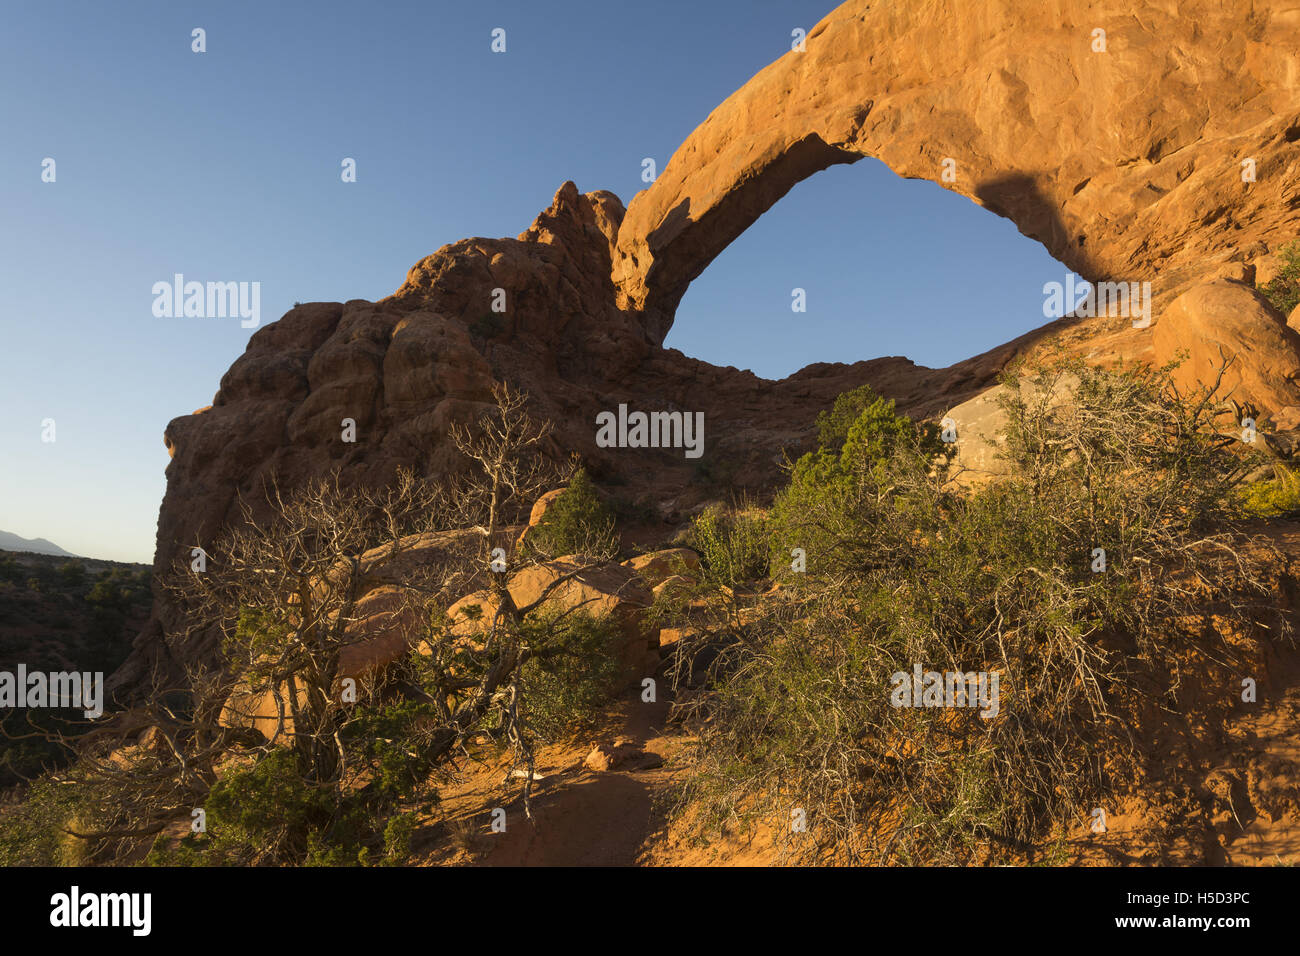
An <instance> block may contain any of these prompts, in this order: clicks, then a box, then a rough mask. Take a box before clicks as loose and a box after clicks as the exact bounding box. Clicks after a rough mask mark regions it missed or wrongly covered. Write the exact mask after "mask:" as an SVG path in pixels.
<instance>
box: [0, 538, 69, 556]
mask: <svg viewBox="0 0 1300 956" xmlns="http://www.w3.org/2000/svg"><path fill="white" fill-rule="evenodd" d="M0 551H34V552H36V553H37V554H54V555H58V556H59V557H64V558H75V557H76V555H75V554H70V553H68V552H67V551H64V550H63V549H62V548H60V547H59V546H58V545H57V544H54V543H53V542H51V541H46V540H45V539H44V538H20V537H19V536H18V535H16V534H12V533H11V532H8V531H0Z"/></svg>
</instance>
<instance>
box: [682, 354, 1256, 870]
mask: <svg viewBox="0 0 1300 956" xmlns="http://www.w3.org/2000/svg"><path fill="white" fill-rule="evenodd" d="M1066 374H1070V375H1074V376H1077V381H1078V386H1077V388H1076V389H1075V390H1074V395H1073V399H1072V402H1071V403H1069V404H1068V405H1067V406H1063V407H1061V408H1048V407H1045V406H1044V405H1043V404H1042V403H1038V402H1034V401H1032V400H1031V398H1030V395H1031V394H1050V393H1051V391H1052V389H1053V387H1054V386H1055V385H1056V384H1059V382H1060V381H1061V380H1062V377H1063V376H1064V375H1066ZM1007 385H1008V391H1007V395H1006V398H1005V409H1006V411H1007V414H1008V422H1009V424H1008V426H1007V428H1006V431H1005V435H1004V437H1005V449H1006V459H1007V462H1008V466H1009V468H1010V469H1011V474H1010V475H1009V476H1008V477H1007V478H1006V479H1005V480H1002V481H999V482H997V483H995V484H992V485H989V486H987V487H984V488H982V489H979V490H976V491H963V490H961V489H959V488H956V487H954V486H953V485H952V484H951V483H950V482H948V481H947V480H946V467H947V466H946V461H945V460H944V459H943V458H942V457H939V458H936V457H935V455H934V454H933V451H934V449H933V446H932V445H930V444H929V442H928V441H927V439H926V436H925V434H924V433H923V432H920V431H916V430H909V429H905V428H901V427H895V424H894V423H890V422H888V421H887V420H886V421H884V422H883V425H884V427H881V425H882V421H881V417H880V416H869V417H867V418H865V419H864V418H863V417H860V418H859V419H858V421H857V422H855V424H854V426H853V427H851V428H850V430H849V433H848V435H847V436H846V439H845V443H844V447H843V449H842V450H841V452H840V453H839V454H835V453H833V452H830V451H829V450H826V449H823V450H821V451H819V452H818V453H815V454H813V455H811V456H807V457H806V458H805V459H802V460H801V461H800V463H799V464H798V465H797V466H796V468H795V470H794V474H793V475H792V480H791V485H790V487H789V488H788V489H787V490H786V491H785V492H784V493H783V495H782V496H781V498H780V499H779V500H778V506H777V508H776V509H775V512H776V522H777V536H778V540H779V541H780V542H781V544H782V546H785V545H786V544H789V543H790V541H791V539H790V538H789V537H787V535H789V534H790V533H791V532H792V529H793V530H794V531H797V532H798V534H799V537H798V539H797V542H798V543H800V544H801V546H804V547H806V548H807V549H808V570H807V573H806V575H800V576H798V577H801V578H806V581H807V585H806V587H799V588H793V589H782V590H781V591H778V592H776V593H774V594H772V595H769V596H765V597H763V598H762V599H761V601H760V602H759V603H757V604H756V606H755V607H754V608H753V609H752V613H751V614H749V615H747V616H746V619H744V620H740V621H738V622H736V623H734V624H733V625H732V631H733V633H734V634H735V635H736V636H737V638H738V639H737V640H734V641H732V642H730V643H729V644H725V645H721V646H720V649H719V651H718V653H717V656H716V658H715V659H714V660H713V662H712V664H710V677H711V680H710V681H709V683H708V684H707V685H706V686H705V689H704V692H703V693H702V694H699V695H697V696H693V697H692V698H691V700H690V702H689V705H688V709H686V710H685V711H684V713H685V714H686V716H687V717H688V718H689V717H690V716H691V715H695V716H698V717H700V718H707V719H701V720H700V723H699V725H698V726H699V737H698V740H699V744H698V750H697V761H696V765H695V772H694V774H693V775H692V777H690V778H689V779H688V780H687V782H686V783H685V785H684V787H683V790H682V793H681V802H680V804H679V806H678V809H679V810H681V811H685V810H687V809H689V810H690V811H691V813H690V816H689V819H690V820H691V821H692V825H693V826H697V827H699V828H701V830H702V831H705V832H712V830H713V829H714V828H717V827H732V826H736V825H740V826H742V827H744V826H746V825H747V824H748V823H751V822H753V821H755V820H759V819H761V820H764V821H765V822H767V823H768V824H769V825H771V826H773V827H774V832H775V833H776V834H778V838H779V839H780V840H781V841H782V844H783V849H784V850H785V851H786V852H787V853H788V854H789V855H790V857H791V858H794V859H799V860H805V861H816V860H825V859H830V858H833V859H838V860H841V861H845V860H847V861H861V860H870V861H873V862H877V863H880V862H899V861H901V862H907V863H922V862H928V863H934V862H948V863H954V862H972V861H974V860H989V859H990V858H991V859H993V860H995V861H996V860H1005V859H1007V856H1006V854H1007V852H1008V848H1014V847H1026V846H1034V845H1037V844H1043V843H1045V844H1048V845H1050V841H1051V839H1052V838H1053V837H1054V836H1058V835H1059V834H1060V833H1061V832H1063V831H1065V830H1068V829H1070V828H1072V827H1075V826H1077V823H1078V821H1079V820H1082V819H1086V817H1087V813H1088V810H1089V808H1091V807H1094V806H1098V805H1101V806H1104V805H1107V804H1106V803H1105V802H1104V801H1105V800H1106V799H1107V798H1108V797H1110V796H1111V795H1113V794H1114V792H1115V791H1116V790H1117V789H1120V788H1121V787H1123V786H1126V785H1128V784H1130V783H1132V782H1133V781H1134V780H1136V779H1137V774H1139V773H1140V768H1141V766H1142V756H1141V754H1140V753H1139V752H1137V750H1136V749H1135V746H1134V743H1133V740H1134V738H1133V735H1132V729H1131V728H1132V727H1133V726H1135V725H1137V724H1138V723H1139V721H1140V720H1141V719H1142V715H1143V714H1144V713H1147V711H1145V710H1144V708H1151V709H1152V710H1155V711H1159V709H1160V708H1166V709H1168V708H1177V707H1179V706H1182V705H1183V704H1184V703H1185V702H1186V701H1187V700H1188V698H1185V697H1184V695H1185V694H1186V693H1187V691H1186V690H1183V689H1182V688H1183V686H1184V684H1189V683H1192V682H1191V681H1189V679H1188V678H1187V677H1185V676H1182V665H1181V664H1180V663H1179V662H1180V661H1183V660H1185V659H1187V657H1190V658H1191V659H1193V660H1196V661H1198V662H1199V664H1198V666H1201V667H1204V668H1205V669H1206V673H1205V674H1204V675H1203V676H1202V677H1200V678H1198V680H1197V681H1196V682H1194V683H1196V685H1197V686H1200V684H1201V682H1202V681H1204V682H1206V685H1207V686H1216V685H1217V684H1218V682H1222V683H1223V685H1224V686H1227V684H1228V683H1230V682H1231V681H1232V680H1233V679H1234V675H1235V673H1236V671H1235V669H1234V667H1235V665H1233V664H1232V663H1230V662H1231V661H1238V660H1240V659H1241V658H1240V655H1241V654H1242V653H1243V650H1242V647H1241V646H1240V645H1234V646H1232V647H1229V646H1228V645H1227V642H1226V639H1225V637H1223V636H1222V635H1224V634H1228V633H1234V632H1235V633H1237V634H1245V635H1249V636H1250V637H1249V639H1251V640H1255V641H1256V650H1257V651H1258V648H1259V641H1258V636H1259V629H1258V627H1256V626H1255V625H1254V624H1253V623H1252V620H1253V618H1252V608H1253V607H1255V606H1256V605H1255V604H1253V603H1252V602H1253V601H1258V600H1259V598H1260V596H1261V595H1266V594H1267V588H1266V582H1265V578H1264V575H1263V573H1262V572H1261V571H1260V570H1259V568H1258V567H1257V566H1256V565H1253V564H1252V563H1251V561H1250V560H1249V559H1247V558H1246V557H1244V556H1245V555H1246V554H1248V553H1250V552H1249V550H1248V549H1245V548H1241V547H1236V546H1235V544H1234V541H1235V539H1234V538H1233V537H1232V536H1231V535H1230V534H1229V533H1228V531H1226V530H1225V527H1226V526H1225V524H1224V522H1225V521H1226V520H1227V518H1228V516H1229V514H1230V508H1229V499H1230V498H1231V494H1232V489H1233V486H1234V483H1235V481H1236V480H1237V479H1238V477H1239V475H1240V474H1241V473H1242V469H1243V467H1246V466H1247V464H1248V463H1246V462H1244V461H1243V460H1242V459H1241V458H1239V457H1238V451H1239V449H1237V448H1234V447H1229V446H1225V445H1224V444H1223V443H1222V442H1221V441H1220V439H1219V436H1218V434H1217V430H1216V429H1215V428H1214V427H1213V425H1214V423H1213V420H1212V418H1213V404H1212V403H1209V404H1207V405H1205V406H1201V405H1199V404H1198V403H1197V402H1196V401H1193V402H1192V403H1191V404H1190V405H1184V404H1182V403H1181V402H1180V401H1179V400H1178V398H1177V396H1176V395H1175V394H1174V393H1173V392H1172V390H1171V389H1170V387H1169V386H1170V381H1169V377H1168V370H1158V371H1150V370H1138V371H1132V370H1123V369H1120V370H1115V371H1102V370H1095V369H1086V368H1083V367H1078V366H1072V367H1070V368H1069V369H1068V370H1067V369H1057V370H1050V371H1049V370H1042V371H1038V372H1035V373H1034V375H1033V376H1025V377H1022V378H1013V379H1011V380H1010V381H1008V382H1007ZM1025 385H1031V386H1032V390H1030V389H1026V388H1025V387H1024V386H1025ZM860 424H861V425H862V427H861V428H858V426H859V425H860ZM1097 547H1103V548H1105V550H1106V557H1107V566H1106V568H1105V571H1104V573H1101V572H1098V571H1097V570H1096V564H1095V562H1096V560H1097V559H1096V552H1095V551H1094V549H1095V548H1097ZM1189 579H1190V580H1193V581H1196V582H1198V583H1197V588H1200V589H1204V588H1207V587H1209V588H1212V590H1213V592H1214V593H1213V595H1209V594H1207V593H1205V592H1204V591H1203V590H1202V591H1200V592H1198V591H1197V590H1194V589H1192V588H1189V587H1187V586H1186V582H1187V581H1188V580H1189ZM1210 601H1214V602H1218V603H1215V607H1216V608H1218V609H1221V613H1222V614H1223V615H1224V617H1223V618H1222V619H1221V622H1220V623H1221V624H1222V625H1223V627H1222V629H1221V630H1220V629H1216V630H1215V632H1210V631H1207V630H1203V629H1201V628H1199V627H1195V626H1188V625H1187V621H1189V620H1191V619H1193V618H1195V615H1194V614H1193V612H1194V610H1195V608H1197V607H1199V606H1202V602H1210ZM1216 613H1219V612H1218V611H1216ZM1198 642H1199V643H1198ZM1202 644H1203V645H1204V646H1202ZM678 647H679V649H680V653H682V654H687V655H689V654H691V653H693V652H694V648H689V647H687V641H686V639H683V641H682V642H681V643H679V645H678ZM1258 652H1259V653H1262V651H1258ZM1181 655H1186V656H1181ZM917 664H919V665H921V666H922V669H923V670H924V671H939V672H953V671H957V672H961V673H963V674H965V673H969V672H972V671H973V672H983V673H986V674H989V673H995V674H998V675H999V678H1000V689H999V698H1000V699H999V701H998V713H997V714H996V715H992V716H990V717H989V718H985V717H982V716H981V715H980V708H960V707H958V708H944V707H938V708H929V707H920V708H912V707H896V706H894V704H893V702H892V701H891V693H890V691H891V686H892V683H893V675H896V674H900V673H901V674H904V675H909V676H910V674H911V672H912V670H913V667H914V666H915V665H917ZM1180 678H1181V680H1180ZM1193 696H1195V695H1193ZM1229 696H1230V695H1229ZM1196 700H1197V705H1198V706H1200V707H1203V708H1205V711H1204V712H1203V713H1202V714H1201V717H1202V718H1203V719H1204V720H1205V721H1207V723H1208V724H1211V725H1213V724H1214V723H1215V722H1216V721H1217V722H1218V723H1219V726H1222V722H1223V721H1224V720H1226V715H1227V714H1228V712H1229V709H1230V708H1231V701H1230V700H1227V699H1224V700H1212V701H1208V702H1207V701H1206V700H1205V699H1204V697H1203V695H1202V696H1200V697H1197V698H1196ZM1162 714H1163V711H1159V712H1158V713H1156V714H1155V716H1154V717H1153V718H1152V719H1156V720H1163V717H1162ZM1187 732H1188V733H1189V734H1190V733H1191V732H1192V731H1190V730H1188V731H1187ZM1170 746H1173V744H1170ZM1177 772H1178V771H1175V773H1177ZM1189 772H1190V771H1189ZM1169 785H1170V786H1186V787H1188V788H1190V789H1193V790H1194V789H1195V787H1194V784H1193V782H1192V781H1191V780H1190V779H1189V780H1184V781H1181V782H1178V781H1175V782H1173V783H1170V784H1169ZM796 809H798V810H802V811H803V813H804V814H805V815H806V820H807V825H808V828H807V832H806V834H803V835H800V834H795V833H793V832H792V831H791V828H790V826H789V820H790V814H791V813H792V812H793V811H794V810H796Z"/></svg>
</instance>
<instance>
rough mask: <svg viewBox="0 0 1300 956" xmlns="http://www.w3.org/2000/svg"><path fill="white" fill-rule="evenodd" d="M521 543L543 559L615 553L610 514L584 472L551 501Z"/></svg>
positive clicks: (615, 547)
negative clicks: (524, 543) (525, 544)
mask: <svg viewBox="0 0 1300 956" xmlns="http://www.w3.org/2000/svg"><path fill="white" fill-rule="evenodd" d="M525 541H526V543H527V545H528V547H529V549H530V550H531V551H532V552H533V553H535V554H539V555H540V556H543V557H558V556H560V555H566V554H584V555H591V556H595V557H606V556H612V555H613V553H614V552H615V551H616V550H617V539H616V538H615V535H614V515H613V513H612V512H611V511H610V509H609V508H608V507H607V506H606V505H605V503H604V502H603V501H601V500H600V496H599V495H597V494H596V487H595V485H593V484H592V482H591V479H590V478H589V477H588V476H587V472H586V470H585V469H579V470H578V472H577V473H576V474H575V475H574V476H573V478H572V479H571V480H570V481H569V484H568V487H566V488H565V489H564V491H563V492H561V494H560V495H559V496H558V497H557V498H556V499H555V500H554V501H552V502H551V506H550V507H549V508H547V509H546V513H545V514H544V515H542V519H541V521H539V522H538V523H537V525H536V526H535V527H534V528H532V529H530V530H529V532H528V537H527V538H526V539H525Z"/></svg>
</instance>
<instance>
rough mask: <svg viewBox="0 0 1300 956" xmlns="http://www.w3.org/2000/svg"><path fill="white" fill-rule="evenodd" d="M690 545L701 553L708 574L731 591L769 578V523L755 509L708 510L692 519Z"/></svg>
mask: <svg viewBox="0 0 1300 956" xmlns="http://www.w3.org/2000/svg"><path fill="white" fill-rule="evenodd" d="M686 543H687V544H688V545H689V546H690V547H692V548H694V549H695V550H696V551H698V552H699V553H700V563H701V564H702V565H703V567H704V570H705V572H706V574H708V575H709V577H710V578H712V579H713V580H715V581H717V582H719V583H721V584H725V585H726V586H727V587H731V588H734V587H735V586H736V585H738V584H746V583H749V582H751V581H754V580H756V579H758V578H762V577H766V576H767V572H768V562H769V552H770V550H771V544H770V542H769V540H768V532H767V521H766V519H765V518H764V517H763V516H762V515H761V514H759V513H757V512H756V511H755V510H754V509H752V508H748V507H744V506H742V508H741V509H740V510H727V509H725V508H723V507H722V506H720V505H712V506H710V507H708V508H706V509H705V510H704V511H702V512H700V513H699V514H698V515H696V516H695V517H694V518H692V519H691V524H690V528H689V530H688V531H687V533H686Z"/></svg>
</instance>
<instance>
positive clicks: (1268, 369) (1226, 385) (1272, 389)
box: [1152, 280, 1300, 416]
mask: <svg viewBox="0 0 1300 956" xmlns="http://www.w3.org/2000/svg"><path fill="white" fill-rule="evenodd" d="M1152 344H1153V346H1154V349H1155V360H1156V362H1157V364H1164V363H1165V362H1168V361H1170V360H1172V359H1174V358H1176V357H1177V356H1179V355H1180V354H1181V353H1184V352H1185V353H1186V360H1185V361H1184V362H1183V364H1182V365H1180V366H1179V367H1178V369H1177V370H1176V371H1175V372H1174V379H1175V381H1176V383H1177V384H1178V385H1179V387H1180V388H1181V389H1185V390H1187V391H1191V390H1193V389H1197V388H1201V387H1210V386H1213V385H1214V383H1215V381H1216V378H1217V377H1218V375H1219V370H1220V369H1221V368H1223V366H1224V365H1225V363H1227V368H1226V371H1224V373H1223V377H1222V383H1221V385H1220V397H1221V398H1230V399H1232V400H1234V401H1236V402H1238V403H1241V404H1242V405H1246V404H1250V405H1253V406H1254V407H1255V409H1256V410H1257V411H1258V412H1259V413H1260V414H1261V415H1263V414H1267V415H1273V416H1276V415H1278V414H1279V413H1281V412H1283V411H1284V410H1285V409H1287V408H1289V407H1292V406H1297V405H1300V384H1298V380H1300V333H1297V332H1296V330H1294V329H1292V328H1289V327H1288V326H1287V324H1286V321H1285V320H1284V319H1283V317H1282V316H1281V315H1279V314H1278V313H1277V312H1276V311H1275V310H1274V309H1273V307H1272V306H1270V305H1269V304H1268V302H1267V300H1265V299H1264V298H1263V296H1261V295H1260V294H1259V293H1258V292H1256V291H1255V290H1254V289H1253V288H1251V287H1249V286H1246V285H1242V284H1240V283H1237V282H1231V281H1227V280H1221V281H1216V282H1210V283H1205V284H1203V285H1198V286H1196V287H1195V288H1192V289H1189V290H1188V291H1187V292H1185V293H1183V294H1182V295H1180V296H1179V297H1178V298H1177V299H1175V300H1174V302H1172V303H1171V304H1170V305H1169V307H1168V308H1166V309H1165V310H1164V311H1162V312H1161V313H1160V315H1159V318H1158V319H1157V321H1156V324H1155V329H1154V333H1153V336H1152Z"/></svg>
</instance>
